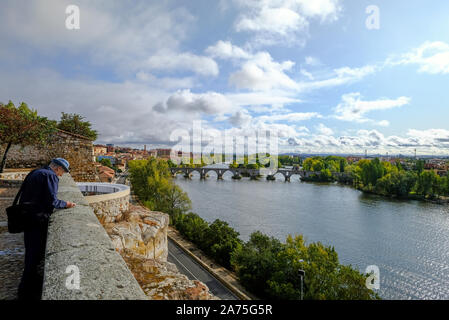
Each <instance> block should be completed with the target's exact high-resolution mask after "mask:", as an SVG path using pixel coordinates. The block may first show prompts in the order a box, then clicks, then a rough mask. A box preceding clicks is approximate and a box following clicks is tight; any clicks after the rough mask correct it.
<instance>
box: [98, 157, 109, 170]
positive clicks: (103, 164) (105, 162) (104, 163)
mask: <svg viewBox="0 0 449 320" xmlns="http://www.w3.org/2000/svg"><path fill="white" fill-rule="evenodd" d="M99 162H100V163H101V165H102V166H105V167H109V168H112V162H111V159H109V158H103V159H101V160H100V161H99Z"/></svg>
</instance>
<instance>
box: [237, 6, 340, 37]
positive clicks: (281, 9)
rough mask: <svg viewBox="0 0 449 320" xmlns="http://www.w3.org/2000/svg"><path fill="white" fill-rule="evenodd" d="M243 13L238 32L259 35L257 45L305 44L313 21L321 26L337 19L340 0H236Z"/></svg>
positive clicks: (239, 18)
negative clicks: (315, 20)
mask: <svg viewBox="0 0 449 320" xmlns="http://www.w3.org/2000/svg"><path fill="white" fill-rule="evenodd" d="M234 2H235V3H236V4H237V7H239V8H240V9H241V14H240V16H239V17H238V19H237V21H236V23H235V29H236V31H247V32H253V33H255V34H256V38H255V42H256V43H259V44H266V45H272V44H276V43H279V42H284V43H287V44H291V43H295V42H304V39H305V37H306V36H307V33H308V29H309V25H310V21H311V20H312V19H317V20H319V21H320V22H321V23H323V22H332V21H335V20H337V19H338V15H339V13H340V11H341V5H340V1H339V0H314V1H310V0H264V1H259V0H250V1H248V0H234Z"/></svg>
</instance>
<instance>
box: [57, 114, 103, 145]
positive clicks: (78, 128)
mask: <svg viewBox="0 0 449 320" xmlns="http://www.w3.org/2000/svg"><path fill="white" fill-rule="evenodd" d="M83 120H84V117H82V116H80V115H79V114H76V113H73V114H71V113H65V112H62V116H61V120H60V121H59V123H58V129H61V130H64V131H68V132H71V133H76V134H79V135H82V136H84V137H87V138H89V139H91V140H96V139H97V136H98V133H97V131H95V130H93V129H91V123H90V122H89V121H83Z"/></svg>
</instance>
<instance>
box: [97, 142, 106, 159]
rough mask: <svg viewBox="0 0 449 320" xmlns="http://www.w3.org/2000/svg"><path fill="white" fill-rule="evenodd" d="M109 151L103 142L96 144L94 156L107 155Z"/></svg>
mask: <svg viewBox="0 0 449 320" xmlns="http://www.w3.org/2000/svg"><path fill="white" fill-rule="evenodd" d="M107 152H108V149H107V147H106V146H104V145H101V144H96V145H94V156H96V157H97V156H102V155H105V154H106V153H107Z"/></svg>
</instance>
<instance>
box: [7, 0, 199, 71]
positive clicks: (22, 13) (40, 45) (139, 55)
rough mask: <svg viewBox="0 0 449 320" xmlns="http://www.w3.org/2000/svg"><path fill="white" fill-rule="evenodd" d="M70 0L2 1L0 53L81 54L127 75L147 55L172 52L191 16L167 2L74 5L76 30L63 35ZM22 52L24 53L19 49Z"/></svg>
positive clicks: (115, 1) (85, 1) (81, 1)
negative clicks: (77, 15)
mask: <svg viewBox="0 0 449 320" xmlns="http://www.w3.org/2000/svg"><path fill="white" fill-rule="evenodd" d="M69 4H73V1H70V0H30V1H26V2H23V1H9V0H5V1H2V4H1V6H2V9H1V10H0V40H1V42H2V43H5V42H6V43H9V44H11V45H10V46H7V47H3V48H2V50H11V51H12V52H15V53H18V52H20V56H26V57H27V58H29V57H30V56H31V55H33V54H35V53H39V54H42V55H44V56H49V57H56V56H58V55H62V54H68V55H82V56H81V57H80V59H85V60H86V61H83V62H84V63H91V64H93V65H96V66H105V65H107V66H109V67H110V68H112V69H113V70H119V71H120V72H128V71H129V69H130V68H132V69H133V70H137V69H139V66H140V64H141V63H142V62H143V61H145V59H147V58H148V56H150V55H151V54H154V53H155V52H159V51H160V50H171V51H177V50H178V48H179V44H180V43H181V41H183V40H184V39H186V37H187V35H188V32H189V30H190V27H189V26H190V25H191V23H192V22H193V21H194V17H193V16H192V15H191V14H190V13H189V12H188V11H187V10H186V9H184V8H183V7H181V6H177V7H173V6H172V5H171V4H172V1H166V2H163V3H162V2H157V3H148V2H147V1H142V0H136V1H133V5H132V6H130V5H129V4H126V3H125V2H123V1H119V0H108V1H88V0H79V1H77V2H76V4H77V5H78V6H79V8H80V17H81V23H80V29H79V30H76V31H71V30H67V29H66V28H65V25H64V21H65V18H66V14H65V8H66V7H67V6H68V5H69ZM23 48H25V49H23Z"/></svg>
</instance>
